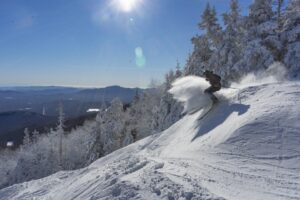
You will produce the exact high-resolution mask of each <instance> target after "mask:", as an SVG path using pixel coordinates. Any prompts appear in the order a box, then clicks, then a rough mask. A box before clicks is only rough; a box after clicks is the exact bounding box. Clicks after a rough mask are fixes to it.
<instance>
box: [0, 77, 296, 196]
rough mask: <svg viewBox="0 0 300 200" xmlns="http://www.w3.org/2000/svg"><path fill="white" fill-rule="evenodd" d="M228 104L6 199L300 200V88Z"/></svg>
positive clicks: (283, 86) (265, 88) (289, 85)
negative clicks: (202, 116)
mask: <svg viewBox="0 0 300 200" xmlns="http://www.w3.org/2000/svg"><path fill="white" fill-rule="evenodd" d="M225 94H226V95H225ZM225 97H226V98H225ZM221 98H222V101H221V102H220V103H219V104H218V106H217V107H215V108H214V109H213V110H212V111H211V112H210V113H209V114H208V115H207V116H206V117H205V118H204V119H202V120H198V118H199V116H201V114H202V113H201V111H199V112H196V113H194V114H191V115H186V116H185V117H183V118H182V119H181V120H180V121H178V122H177V123H175V124H174V125H173V126H171V127H170V128H169V129H167V130H166V131H164V132H162V133H160V134H156V135H153V136H150V137H148V138H146V139H144V140H141V141H139V142H137V143H135V144H132V145H130V146H128V147H126V148H123V149H121V150H118V151H116V152H114V153H112V154H110V155H108V156H106V157H104V158H102V159H99V160H97V161H96V162H94V163H93V164H91V165H90V166H89V167H87V168H84V169H81V170H76V171H67V172H66V171H63V172H59V173H56V174H54V175H52V176H49V177H46V178H43V179H40V180H35V181H31V182H27V183H22V184H17V185H13V186H11V187H8V188H5V189H2V190H0V199H1V200H2V199H3V200H4V199H54V200H57V199H64V200H67V199H237V200H240V199H243V200H245V199H251V200H254V199H272V200H274V199H300V123H299V122H300V100H299V99H300V83H299V82H286V83H275V84H266V85H258V86H253V87H247V88H244V89H240V90H231V91H229V90H228V91H225V92H224V93H223V97H221Z"/></svg>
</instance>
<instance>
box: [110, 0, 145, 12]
mask: <svg viewBox="0 0 300 200" xmlns="http://www.w3.org/2000/svg"><path fill="white" fill-rule="evenodd" d="M138 1H139V0H116V2H115V3H116V6H118V8H119V9H120V10H121V11H123V12H131V11H132V10H134V9H135V8H136V7H137V4H138Z"/></svg>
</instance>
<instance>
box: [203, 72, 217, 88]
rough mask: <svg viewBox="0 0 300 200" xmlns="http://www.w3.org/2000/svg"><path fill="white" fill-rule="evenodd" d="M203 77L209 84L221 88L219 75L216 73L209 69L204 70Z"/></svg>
mask: <svg viewBox="0 0 300 200" xmlns="http://www.w3.org/2000/svg"><path fill="white" fill-rule="evenodd" d="M204 76H205V79H206V80H207V81H208V82H209V83H210V84H211V86H212V87H214V88H219V89H221V77H220V76H218V75H217V74H214V73H213V72H211V71H206V72H204Z"/></svg>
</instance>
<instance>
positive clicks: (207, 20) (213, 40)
mask: <svg viewBox="0 0 300 200" xmlns="http://www.w3.org/2000/svg"><path fill="white" fill-rule="evenodd" d="M199 28H200V29H202V30H204V31H206V35H207V38H208V39H209V46H210V48H211V49H216V48H217V47H218V46H219V45H220V42H221V40H222V28H221V26H220V25H219V23H218V19H217V13H216V9H215V8H214V7H213V8H211V7H210V4H209V3H207V5H206V8H205V10H204V12H203V14H202V16H201V22H200V23H199Z"/></svg>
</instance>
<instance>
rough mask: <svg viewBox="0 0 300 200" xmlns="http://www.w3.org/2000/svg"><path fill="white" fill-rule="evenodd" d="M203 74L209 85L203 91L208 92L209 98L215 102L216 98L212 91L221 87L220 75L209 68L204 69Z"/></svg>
mask: <svg viewBox="0 0 300 200" xmlns="http://www.w3.org/2000/svg"><path fill="white" fill-rule="evenodd" d="M203 76H204V77H205V79H206V80H207V81H208V82H209V83H210V85H211V86H210V87H209V88H207V89H206V90H204V93H206V94H209V95H210V97H211V100H212V101H213V103H214V104H215V103H217V102H218V98H217V97H216V96H215V95H214V94H213V93H214V92H216V91H219V90H220V89H221V77H220V76H218V75H217V74H214V73H213V72H212V71H209V70H205V72H204V73H203Z"/></svg>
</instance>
